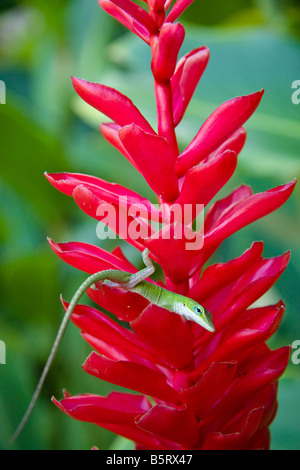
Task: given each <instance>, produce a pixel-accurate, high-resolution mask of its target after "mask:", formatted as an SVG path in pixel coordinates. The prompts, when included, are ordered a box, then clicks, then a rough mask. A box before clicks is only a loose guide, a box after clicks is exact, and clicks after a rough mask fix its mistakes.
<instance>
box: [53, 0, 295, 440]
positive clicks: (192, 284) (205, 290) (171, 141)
mask: <svg viewBox="0 0 300 470" xmlns="http://www.w3.org/2000/svg"><path fill="white" fill-rule="evenodd" d="M99 3H100V5H101V6H102V7H103V9H104V10H106V11H107V12H108V13H110V14H111V15H112V16H114V17H115V18H116V19H117V20H118V21H120V22H121V23H123V24H124V25H125V26H126V27H127V28H129V29H130V30H131V31H133V32H134V33H135V34H137V35H138V36H139V37H141V38H142V39H143V40H144V41H145V42H146V43H148V44H149V45H150V47H151V51H152V62H151V67H152V72H153V77H154V90H155V99H156V107H157V119H158V126H157V131H156V130H154V129H153V128H152V126H150V124H149V123H148V122H147V120H146V119H145V117H144V116H143V114H142V113H141V112H140V111H139V110H138V109H137V108H136V106H135V105H134V104H133V103H132V101H131V100H130V99H129V98H128V97H126V96H124V95H123V94H122V93H120V92H119V91H117V90H114V89H113V88H110V87H107V86H104V85H100V84H96V83H89V82H87V81H85V80H81V79H77V78H76V79H75V78H74V79H73V84H74V87H75V90H76V91H77V93H78V94H79V95H80V96H81V98H83V99H84V100H85V101H86V102H87V103H89V104H90V105H91V106H93V107H94V108H96V109H97V110H99V111H100V112H102V113H104V114H106V115H107V116H108V117H109V118H110V119H111V120H112V122H111V123H106V124H102V125H101V127H100V129H101V132H102V135H103V136H104V137H105V138H106V139H107V140H108V141H109V142H110V143H111V144H112V145H113V146H114V147H115V148H116V149H118V151H120V152H121V153H122V154H123V155H124V156H125V157H126V158H127V159H128V160H129V161H130V162H131V163H132V164H133V165H134V166H135V168H136V169H137V170H138V171H139V172H140V173H141V174H142V175H143V177H144V178H145V180H146V182H147V183H148V185H149V186H150V187H151V188H152V190H153V191H154V192H155V193H156V195H157V198H158V203H159V206H156V205H154V204H153V203H151V202H150V201H149V200H147V199H145V198H143V197H142V196H140V195H139V194H137V193H135V192H134V191H131V190H130V189H127V188H125V187H123V186H121V185H117V184H113V183H108V182H106V181H104V180H102V179H100V178H96V177H92V176H88V175H82V174H70V173H62V174H46V176H47V178H48V180H49V181H50V183H51V184H53V186H55V187H56V188H57V189H59V190H60V191H61V192H63V193H65V194H67V195H69V196H72V197H73V198H74V200H75V202H76V204H77V205H78V206H79V207H80V208H81V209H82V210H83V211H84V212H85V213H87V214H88V215H90V216H91V217H93V218H94V219H96V220H99V221H105V223H106V224H107V225H109V226H110V228H111V229H112V230H114V231H115V232H116V233H117V234H119V235H120V236H122V237H123V238H125V239H126V240H127V241H128V242H129V243H131V244H132V245H133V246H135V247H136V248H137V249H138V250H140V251H143V249H144V248H145V247H147V248H149V250H150V253H151V257H152V258H153V259H154V260H155V261H156V262H157V263H159V264H160V266H161V268H162V270H163V273H164V275H165V286H166V287H167V289H169V290H173V291H174V292H178V293H180V294H183V295H186V296H188V297H191V298H193V299H195V300H196V301H198V302H199V303H201V304H202V305H203V306H204V307H205V308H207V309H208V310H209V311H210V312H211V313H212V316H213V321H214V325H215V328H216V331H215V333H214V334H212V333H210V332H208V331H205V330H204V329H203V328H201V327H200V326H199V325H197V324H195V323H191V322H187V321H185V320H184V319H183V318H182V317H180V316H178V315H175V314H173V313H171V312H169V311H167V310H165V309H162V308H160V307H157V306H154V305H152V304H150V303H149V301H147V300H145V299H144V298H143V297H141V296H139V295H138V294H135V293H131V292H124V291H123V290H122V289H119V288H112V287H108V286H107V285H99V286H98V289H97V290H95V289H89V290H88V292H87V293H88V295H89V296H90V298H91V299H92V300H93V301H94V302H95V303H96V304H97V305H99V306H100V307H102V308H104V309H106V310H109V311H110V312H111V313H112V314H113V315H115V317H116V319H115V320H114V319H111V318H109V317H108V316H107V315H106V314H104V313H103V312H102V311H99V310H98V309H96V308H92V307H87V306H84V305H80V306H77V307H76V309H75V312H74V314H73V317H72V320H73V322H74V323H75V324H76V325H77V326H78V328H80V329H81V331H82V335H83V337H84V338H85V340H86V341H87V342H88V343H89V344H90V345H91V346H92V347H93V349H94V350H95V351H94V352H92V353H91V355H90V356H89V357H88V359H87V360H86V362H85V364H84V366H83V368H84V370H85V371H87V372H88V373H89V374H91V375H93V376H95V377H98V378H100V379H101V380H106V381H108V382H111V383H113V384H116V385H119V386H123V387H125V388H126V389H131V390H134V391H135V392H137V393H138V394H136V393H135V394H130V393H119V392H118V393H112V394H110V395H109V396H108V397H100V396H95V395H88V394H84V395H80V396H76V397H71V396H69V395H65V398H64V399H63V400H61V401H59V402H58V401H57V400H55V399H54V402H55V404H56V405H57V406H58V407H59V408H60V409H61V410H62V411H64V412H65V413H67V414H68V415H70V416H71V417H73V418H75V419H78V420H82V421H88V422H92V423H95V424H97V425H99V426H102V427H105V428H106V429H108V430H110V431H113V432H115V433H117V434H120V435H122V436H125V437H127V438H128V439H131V440H133V441H134V442H135V445H136V448H138V449H268V448H269V445H270V436H269V425H270V423H271V422H272V420H273V419H274V417H275V414H276V409H277V398H276V397H277V384H278V379H279V377H280V376H281V375H282V373H283V372H284V370H285V368H286V366H287V363H288V360H289V348H285V347H284V348H281V349H278V350H276V351H271V350H270V349H269V347H268V346H267V345H266V341H267V340H268V339H269V338H270V337H271V336H272V335H273V333H274V332H275V331H276V330H277V328H278V327H279V325H280V321H281V319H282V316H283V312H284V304H283V302H282V301H280V302H278V303H277V304H276V305H272V306H267V307H260V308H253V307H252V305H253V303H254V302H255V301H256V300H258V299H259V298H260V297H261V296H262V295H263V294H265V293H266V292H267V291H268V290H269V289H270V288H271V287H272V285H273V284H274V283H275V282H276V281H277V279H278V278H279V276H280V275H281V274H282V273H283V271H284V270H285V268H286V266H287V264H288V261H289V253H286V254H284V255H282V256H278V257H277V258H271V259H265V258H263V243H262V242H256V243H253V245H252V246H251V247H250V248H249V249H248V250H247V251H246V252H245V253H244V254H242V255H241V256H240V257H238V258H236V259H234V260H231V261H228V262H227V263H224V264H220V263H217V264H213V265H209V263H208V261H209V259H210V258H211V256H212V254H213V253H214V252H215V251H216V250H217V248H218V247H219V246H220V245H221V243H222V242H223V241H224V240H225V239H226V238H228V237H229V236H230V235H232V234H234V233H236V232H237V231H238V230H240V229H241V228H243V227H245V226H246V225H248V224H250V223H251V222H254V221H255V220H257V219H259V218H261V217H263V216H265V215H267V214H269V213H271V212H272V211H274V210H276V209H278V208H279V207H280V206H281V205H282V204H284V203H285V202H286V200H287V199H288V198H289V196H290V195H291V193H292V191H293V189H294V186H295V183H296V182H295V181H292V182H290V183H287V184H284V185H281V186H279V187H277V188H273V189H269V190H268V191H266V192H263V193H258V194H253V193H252V190H251V188H250V187H248V186H240V187H238V188H237V189H235V190H234V191H233V192H232V193H231V194H229V195H228V196H227V197H225V198H223V199H220V200H217V201H216V202H214V203H213V204H211V205H209V204H210V203H211V201H212V200H213V198H214V197H215V196H216V195H217V193H218V192H219V191H220V189H221V188H223V187H224V186H225V185H226V183H227V182H228V180H229V179H230V178H231V176H232V175H233V173H234V171H235V169H236V166H237V159H238V154H239V153H240V151H241V150H242V148H243V146H244V144H245V140H246V131H245V129H244V128H243V125H244V124H245V122H246V121H247V120H248V119H249V118H250V116H251V115H252V114H253V112H254V111H255V110H256V108H257V106H258V105H259V103H260V100H261V98H262V95H263V92H256V93H253V94H251V95H249V96H242V97H236V98H233V99H231V100H229V101H227V102H226V103H224V104H222V105H221V106H219V107H218V109H217V110H216V111H214V112H213V113H212V115H211V116H209V117H208V118H207V120H206V121H205V122H204V124H203V125H202V126H201V128H200V130H199V132H198V133H197V135H196V136H195V138H194V139H193V140H192V142H191V143H190V144H189V145H188V146H187V148H186V149H184V150H183V151H182V152H181V153H180V152H179V147H178V142H177V138H176V132H175V129H176V126H177V125H178V123H179V122H180V121H181V119H182V118H183V116H184V113H185V111H186V109H187V106H188V104H189V102H190V100H191V98H192V95H193V93H194V91H195V88H196V86H197V84H198V82H199V80H200V78H201V76H202V74H203V72H204V70H205V68H206V66H207V63H208V59H209V51H208V49H207V48H206V47H200V48H198V49H195V50H193V51H191V52H190V53H188V54H186V55H185V56H184V57H182V58H181V59H179V60H178V55H179V50H180V47H181V44H182V42H183V39H184V29H183V27H182V26H181V25H180V24H179V23H174V21H175V20H176V19H177V18H178V17H179V15H180V14H181V13H182V12H183V11H184V10H185V9H186V8H187V7H188V6H189V5H190V4H191V3H192V0H177V1H176V2H175V3H174V4H173V2H172V1H170V0H148V2H144V3H145V6H146V4H148V10H149V11H146V9H144V8H141V7H140V6H138V5H136V4H135V3H134V2H133V1H131V0H99ZM108 204H109V205H110V207H112V208H113V209H114V210H115V214H116V216H117V219H116V220H114V219H109V220H106V219H105V216H104V213H103V212H101V210H99V208H100V209H101V208H103V207H107V205H108ZM189 205H190V206H191V208H192V209H191V210H192V211H191V212H190V214H189V218H188V220H186V219H184V220H182V219H180V218H178V213H177V215H176V208H178V207H179V208H181V209H182V210H184V209H185V208H186V207H187V206H189ZM207 206H208V207H207ZM206 207H207V209H206V216H205V219H204V225H203V227H202V233H201V237H200V238H201V240H202V242H203V243H201V244H198V245H197V244H194V245H193V243H192V242H193V237H194V238H196V235H195V232H194V231H193V230H192V222H193V219H194V218H195V217H196V216H197V215H199V214H201V213H203V209H204V208H206ZM181 212H182V211H181ZM152 221H155V222H156V223H158V222H159V223H160V224H162V226H160V227H159V228H157V227H156V228H153V226H152V225H151V222H152ZM134 224H135V225H139V232H138V236H137V237H134V236H132V232H130V230H129V229H130V228H132V226H133V225H134ZM124 227H125V229H124ZM127 229H128V233H127V232H126V230H127ZM129 232H130V233H129ZM197 235H199V236H200V232H199V234H197ZM50 244H51V247H52V248H53V250H54V251H55V253H56V254H57V255H58V256H59V257H60V258H61V259H62V260H64V261H65V262H67V263H69V264H70V265H72V266H73V267H75V268H77V269H80V270H82V271H84V272H87V273H90V274H92V273H95V272H98V271H101V270H105V269H119V270H122V271H127V272H131V273H134V272H136V268H135V267H134V266H133V265H132V264H131V263H130V262H129V261H128V260H127V259H126V257H125V256H124V255H123V253H122V251H121V249H120V248H116V249H115V250H114V251H113V252H112V253H108V252H106V251H105V250H103V249H101V248H98V247H96V246H92V245H88V244H86V243H80V242H72V243H54V242H53V241H50ZM207 263H208V264H207ZM205 266H206V267H205ZM207 266H208V267H207ZM150 282H154V281H151V280H150ZM159 285H162V284H161V283H159ZM63 304H64V308H65V309H66V308H67V307H68V304H67V303H66V302H63ZM117 320H122V321H126V322H128V323H129V325H130V327H131V328H130V329H128V328H125V327H123V326H120V324H119V323H118V321H117ZM148 397H152V400H149V398H148Z"/></svg>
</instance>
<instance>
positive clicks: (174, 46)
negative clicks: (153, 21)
mask: <svg viewBox="0 0 300 470" xmlns="http://www.w3.org/2000/svg"><path fill="white" fill-rule="evenodd" d="M184 35H185V31H184V28H183V26H182V25H181V24H180V23H177V24H173V23H164V24H163V26H162V28H161V30H160V33H159V37H158V41H157V44H156V46H155V48H154V51H153V58H152V63H151V69H152V72H153V75H154V77H155V79H156V80H157V81H158V82H162V83H163V82H168V81H169V80H170V78H171V77H172V76H173V74H174V71H175V67H176V61H177V56H178V53H179V50H180V48H181V45H182V43H183V40H184Z"/></svg>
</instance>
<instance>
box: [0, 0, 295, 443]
mask: <svg viewBox="0 0 300 470" xmlns="http://www.w3.org/2000/svg"><path fill="white" fill-rule="evenodd" d="M298 5H299V2H298V0H285V1H284V2H282V1H281V0H228V1H226V2H224V0H215V1H214V2H213V3H212V2H205V1H201V0H196V1H195V2H194V4H193V6H192V7H191V8H190V9H189V10H188V11H187V12H186V14H185V15H184V17H183V21H184V24H185V26H186V41H185V43H184V47H183V50H182V54H183V53H184V52H187V51H188V50H191V49H192V48H195V47H198V46H200V45H203V44H205V45H207V46H208V47H209V48H210V50H211V60H210V63H209V66H208V69H207V71H206V73H205V75H204V77H203V79H202V81H201V84H200V85H199V86H198V89H197V92H196V95H195V97H194V99H193V101H192V103H191V105H190V107H189V108H188V112H187V115H186V118H185V119H184V120H183V122H182V124H181V125H180V127H179V129H178V136H179V138H180V143H181V145H184V144H186V143H187V142H188V141H189V140H191V139H192V138H193V136H194V135H195V133H196V132H197V130H198V129H199V127H200V125H201V123H202V122H203V120H204V119H205V118H206V117H207V116H208V114H209V113H210V112H211V111H212V110H213V109H215V108H216V106H218V105H219V104H221V103H222V102H223V101H226V100H228V99H230V98H232V97H234V96H236V95H242V94H247V93H251V92H254V91H256V90H260V89H262V88H265V90H266V93H265V96H264V98H263V102H262V104H261V106H260V108H259V110H258V111H257V113H256V114H255V116H253V117H252V118H251V119H250V121H249V122H248V124H247V126H246V127H247V130H248V140H247V144H246V147H245V148H244V150H243V152H242V154H241V156H240V159H239V165H238V170H237V172H236V174H235V175H234V177H233V178H232V180H231V181H230V183H229V184H228V185H227V186H226V190H225V191H223V193H224V194H227V193H229V191H230V190H231V189H233V188H235V187H236V186H238V185H240V184H242V183H246V184H250V185H251V186H252V187H253V190H254V191H255V192H259V191H263V190H266V189H269V188H271V187H273V186H276V185H279V184H282V183H285V182H287V181H290V180H292V179H293V178H294V177H299V175H300V155H299V143H300V105H294V104H293V103H292V101H291V96H292V92H293V91H294V90H292V83H293V81H295V80H300V42H299V39H300V8H299V6H298ZM149 58H150V56H149V50H148V48H147V46H146V45H145V44H144V43H143V42H142V41H141V40H139V39H138V38H137V37H135V36H134V35H132V34H128V33H127V32H126V31H125V30H124V28H123V27H122V26H120V25H119V24H118V23H117V22H116V21H114V20H113V19H111V18H110V17H109V16H108V15H107V14H105V13H104V12H103V11H102V10H101V9H100V8H99V7H98V5H97V1H96V0H52V1H51V2H46V1H40V0H39V1H38V0H23V1H21V0H20V1H18V0H1V1H0V80H3V81H5V83H6V86H7V97H6V101H7V102H6V104H5V105H0V142H1V165H0V220H1V225H0V250H1V251H0V254H1V256H0V263H1V270H0V309H1V320H0V339H1V340H3V341H5V343H6V348H7V349H6V354H7V359H6V360H7V364H6V365H0V447H1V448H2V449H7V448H10V447H9V445H8V444H7V440H8V437H9V436H10V435H11V434H12V432H13V431H14V429H15V428H16V425H17V424H18V422H19V420H20V418H21V417H22V414H23V412H24V411H25V408H26V406H27V405H28V403H29V400H30V398H31V394H32V392H33V389H34V387H35V385H36V382H37V380H38V377H39V374H40V372H41V369H42V366H43V365H44V362H45V360H46V357H47V355H48V352H49V349H50V346H51V344H52V341H53V338H54V336H55V333H56V330H57V327H58V324H59V323H60V320H61V317H62V314H63V309H62V307H61V304H60V301H59V294H60V293H61V292H62V293H63V295H64V297H65V298H66V299H67V300H68V299H70V297H71V296H72V294H73V293H74V290H75V288H77V286H78V285H79V283H80V282H81V281H83V279H84V278H85V275H84V274H83V273H80V272H77V271H76V270H74V269H72V268H70V267H69V266H67V265H65V264H64V263H63V262H62V261H60V260H59V259H58V258H57V257H56V256H55V255H54V253H53V252H52V250H51V249H50V247H49V245H48V243H47V241H46V237H47V236H50V237H51V238H52V239H54V240H55V241H58V242H63V241H68V240H78V241H85V242H88V243H95V244H98V245H101V246H102V247H104V248H105V249H111V248H112V242H109V241H105V242H100V241H99V240H97V237H96V222H95V221H94V220H91V219H90V218H89V217H88V216H86V215H85V214H83V213H82V212H81V211H80V210H79V209H78V208H77V206H76V205H75V203H74V201H73V200H72V199H71V198H68V197H67V196H64V195H63V194H61V193H59V192H58V191H56V190H55V189H54V188H53V187H52V186H51V185H50V184H49V183H48V182H47V180H46V179H45V178H44V176H43V172H44V171H45V170H47V171H48V172H59V171H73V172H83V173H90V174H93V175H97V176H100V177H101V178H104V179H107V180H109V181H114V182H118V183H121V184H123V185H125V186H128V187H130V188H131V189H133V190H136V191H138V192H140V193H141V194H143V195H144V196H147V197H150V198H152V193H151V191H150V190H149V189H148V187H147V185H146V184H145V182H144V181H143V179H142V178H141V177H140V176H139V175H138V174H137V173H136V171H135V170H134V169H133V168H131V166H130V165H129V164H128V162H127V161H125V159H124V158H122V157H121V156H120V155H118V153H117V151H115V150H114V149H113V148H110V147H109V145H108V144H107V143H106V142H105V141H104V140H103V139H102V138H101V137H100V134H99V132H98V126H99V122H100V120H101V118H100V116H99V113H97V112H92V110H91V109H90V108H89V107H88V106H86V105H85V104H84V103H83V102H81V101H80V100H79V99H78V98H77V97H76V95H75V92H74V91H73V88H72V85H71V80H70V77H71V75H75V76H79V77H82V78H85V79H87V80H90V81H99V82H102V83H106V84H109V85H111V86H114V87H116V88H118V89H119V90H120V91H122V92H123V93H125V94H128V96H130V97H131V98H132V99H133V101H134V102H135V104H137V105H138V106H139V107H140V109H141V110H142V112H143V113H144V114H145V115H146V116H147V118H148V119H149V120H150V121H151V122H152V123H153V125H155V104H154V99H153V86H152V79H151V74H150V67H149V63H150V62H149ZM299 191H300V190H299V186H298V187H297V188H296V191H295V192H294V194H293V196H292V198H291V199H290V200H289V201H288V203H287V204H286V205H285V206H284V207H282V208H281V209H279V210H278V211H277V212H276V213H274V214H272V215H269V216H268V217H267V218H265V219H263V220H261V221H258V222H256V223H254V224H252V225H251V226H250V227H247V228H246V229H244V230H242V231H241V232H239V233H238V234H236V235H234V236H233V237H231V238H230V239H229V240H228V241H226V242H225V243H224V244H223V246H222V248H221V249H220V250H219V251H218V253H217V256H216V257H215V260H218V261H226V260H229V259H230V258H232V257H236V256H239V255H240V254H241V253H242V252H243V251H244V250H245V249H247V248H248V247H249V246H250V245H251V243H252V241H254V240H261V239H262V240H264V242H265V253H264V254H265V256H266V257H268V256H277V255H280V254H282V253H283V252H285V251H287V250H288V249H291V250H292V259H291V262H290V265H289V267H288V269H287V270H286V272H285V273H284V275H283V276H282V278H281V279H280V280H279V282H278V283H277V284H276V286H275V287H274V288H273V289H272V290H271V291H270V292H269V293H268V294H267V295H266V296H265V298H264V299H262V300H261V302H263V304H268V303H273V302H277V301H278V300H279V299H280V298H283V299H284V301H285V303H286V306H287V309H286V315H285V319H284V321H283V323H282V325H281V327H280V330H279V332H278V333H277V334H276V335H275V337H274V338H273V339H272V340H271V342H270V345H271V346H272V348H275V347H280V346H283V345H286V344H291V343H292V342H293V341H294V340H296V339H300V318H299V311H298V306H299V304H300V289H299V280H300V272H299V269H300V268H299V266H300V264H299V259H300V246H299V225H300V220H299V215H298V214H299V204H300V193H299ZM223 193H222V194H223ZM122 246H124V249H125V252H126V254H128V256H130V257H131V259H132V261H133V262H136V263H139V257H138V256H137V254H136V252H135V251H134V250H131V249H130V248H128V247H127V246H125V244H122ZM89 351H90V348H89V347H88V346H87V345H86V344H85V343H84V341H83V340H82V339H81V338H80V335H79V332H78V330H77V329H76V328H75V327H73V325H71V326H70V328H69V330H68V332H67V335H66V337H65V339H64V341H63V344H62V346H61V348H60V351H59V354H58V356H57V359H56V361H55V366H54V367H53V369H52V370H51V373H50V375H49V378H48V380H47V384H46V386H45V388H44V390H43V393H42V396H41V398H40V400H39V402H38V405H37V406H36V409H35V411H34V413H33V415H32V418H31V419H30V422H29V423H28V425H27V426H26V429H25V430H24V432H23V433H22V434H21V436H20V437H19V439H18V441H17V442H16V443H15V444H14V446H13V447H14V448H18V449H89V448H91V447H92V446H93V445H97V446H98V447H99V448H101V449H121V448H130V445H131V444H130V443H128V442H127V441H125V440H124V439H121V438H118V437H116V436H114V435H113V434H111V433H108V432H106V431H104V430H101V429H97V428H96V427H95V426H93V425H89V424H84V423H79V422H75V421H73V420H72V419H70V418H68V417H66V416H65V415H63V414H62V413H61V412H60V411H58V410H57V409H56V407H55V406H54V405H52V404H51V402H50V401H49V399H50V397H51V395H52V394H55V396H56V397H57V398H60V397H61V390H62V388H63V387H65V388H66V389H67V390H68V391H69V392H70V393H71V394H76V393H82V392H92V393H98V394H104V395H106V394H107V393H108V392H109V391H110V390H112V388H116V387H112V386H110V385H109V384H106V383H104V382H101V381H99V380H97V379H95V378H93V377H90V376H88V375H87V374H86V373H85V372H83V371H82V369H81V364H82V363H83V362H84V360H85V358H86V356H87V355H88V353H89ZM299 398H300V365H298V366H297V365H294V364H292V363H290V365H289V367H288V369H287V372H286V373H285V375H284V378H283V379H282V380H281V383H280V388H279V411H278V415H277V418H276V421H275V422H274V424H273V425H272V429H271V430H272V449H300V411H299V410H300V409H299Z"/></svg>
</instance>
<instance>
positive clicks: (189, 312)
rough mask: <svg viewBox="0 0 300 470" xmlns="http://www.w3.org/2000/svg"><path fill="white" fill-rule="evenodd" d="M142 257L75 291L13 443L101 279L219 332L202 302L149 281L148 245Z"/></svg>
mask: <svg viewBox="0 0 300 470" xmlns="http://www.w3.org/2000/svg"><path fill="white" fill-rule="evenodd" d="M142 256H143V261H144V263H145V266H146V268H144V269H142V270H140V271H138V272H137V273H134V274H131V273H127V272H124V271H118V270H114V269H109V270H105V271H100V272H98V273H95V274H93V275H92V276H90V277H88V278H87V279H86V280H85V281H84V283H83V284H81V286H80V287H79V288H78V290H77V291H76V292H75V294H74V296H73V298H72V300H71V302H70V304H69V307H68V309H67V311H66V313H65V315H64V317H63V320H62V322H61V325H60V328H59V330H58V333H57V336H56V339H55V341H54V343H53V346H52V349H51V352H50V354H49V357H48V359H47V362H46V364H45V367H44V370H43V372H42V375H41V377H40V380H39V382H38V384H37V387H36V390H35V392H34V395H33V397H32V400H31V402H30V404H29V406H28V408H27V411H26V413H25V415H24V417H23V419H22V421H21V422H20V424H19V426H18V428H17V429H16V431H15V433H14V434H13V436H12V437H11V440H10V441H11V442H13V441H14V440H15V439H16V438H17V437H18V435H19V434H20V432H21V431H22V429H23V427H24V426H25V424H26V422H27V421H28V418H29V417H30V415H31V413H32V410H33V408H34V406H35V404H36V401H37V399H38V397H39V394H40V392H41V389H42V387H43V384H44V382H45V379H46V377H47V374H48V372H49V369H50V367H51V365H52V362H53V359H54V356H55V354H56V352H57V349H58V347H59V345H60V343H61V340H62V338H63V335H64V333H65V330H66V328H67V325H68V323H69V320H70V318H71V316H72V313H73V311H74V309H75V307H76V305H77V304H78V302H79V300H80V298H81V297H82V296H83V294H84V293H85V292H86V291H87V290H88V289H89V288H90V287H91V288H93V289H95V290H97V289H98V288H97V285H96V283H97V282H102V283H103V284H105V285H108V286H109V287H118V288H121V289H123V290H125V291H130V292H136V293H137V294H139V295H141V296H142V297H144V298H145V299H147V300H149V302H150V303H152V304H154V305H157V306H158V307H162V308H165V309H166V310H169V311H170V312H173V313H177V314H178V315H181V316H182V317H183V318H185V319H186V320H191V321H194V322H196V323H198V324H199V325H201V326H202V327H203V328H205V329H206V330H208V331H210V332H214V331H215V328H214V325H213V322H212V317H211V314H210V313H209V312H208V311H207V310H206V309H205V308H204V307H202V305H200V304H198V303H197V302H196V301H195V300H192V299H190V298H188V297H185V296H183V295H180V294H176V293H175V292H171V291H168V290H167V289H165V288H163V287H160V286H158V285H156V284H152V283H150V282H147V281H145V279H147V278H148V277H149V276H151V275H152V274H153V273H154V271H155V267H154V265H153V263H152V261H151V259H150V257H149V250H148V249H147V248H146V249H145V250H144V251H143V254H142Z"/></svg>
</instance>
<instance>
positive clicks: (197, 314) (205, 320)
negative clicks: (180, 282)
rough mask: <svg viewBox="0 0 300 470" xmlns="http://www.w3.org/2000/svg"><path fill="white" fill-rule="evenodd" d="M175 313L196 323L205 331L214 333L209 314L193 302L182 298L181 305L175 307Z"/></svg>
mask: <svg viewBox="0 0 300 470" xmlns="http://www.w3.org/2000/svg"><path fill="white" fill-rule="evenodd" d="M176 311H177V313H180V314H181V315H182V316H183V317H184V318H186V319H187V320H191V321H194V322H195V323H198V325H200V326H202V327H203V328H205V329H206V330H208V331H210V332H212V333H213V332H214V331H215V327H214V324H213V321H212V316H211V313H210V312H209V311H208V310H206V308H204V307H203V306H202V305H200V304H198V303H197V302H196V301H195V300H192V299H189V298H184V300H183V301H182V303H181V302H180V305H178V306H177V308H176Z"/></svg>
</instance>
